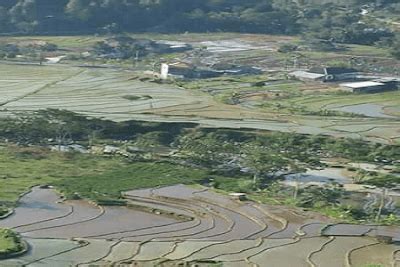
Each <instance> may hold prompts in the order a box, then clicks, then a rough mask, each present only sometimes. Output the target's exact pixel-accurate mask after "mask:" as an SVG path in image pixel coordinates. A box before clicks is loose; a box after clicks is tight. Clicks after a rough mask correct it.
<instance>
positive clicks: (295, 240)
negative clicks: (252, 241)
mask: <svg viewBox="0 0 400 267" xmlns="http://www.w3.org/2000/svg"><path fill="white" fill-rule="evenodd" d="M300 240H301V239H300V238H295V239H293V242H291V243H287V244H282V245H278V246H273V247H268V248H265V249H262V250H260V251H257V252H256V253H254V254H252V255H250V256H248V257H246V259H245V260H246V262H251V263H252V264H254V265H257V264H255V263H253V262H252V261H251V258H252V257H254V256H257V255H260V254H261V253H263V252H265V251H267V250H271V249H274V248H282V247H286V246H289V245H293V244H296V243H298V242H300Z"/></svg>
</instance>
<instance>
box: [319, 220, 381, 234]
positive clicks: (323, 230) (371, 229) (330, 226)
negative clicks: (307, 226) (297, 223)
mask: <svg viewBox="0 0 400 267" xmlns="http://www.w3.org/2000/svg"><path fill="white" fill-rule="evenodd" d="M340 225H352V226H358V224H348V223H332V224H327V225H326V226H325V227H323V228H322V229H321V235H322V236H324V235H325V233H324V232H325V231H327V230H328V229H329V228H332V227H335V226H340ZM360 226H368V227H370V228H369V229H368V230H366V231H365V232H364V233H362V234H359V235H340V234H338V235H337V236H349V237H351V236H353V237H361V236H366V235H368V233H370V232H371V231H373V230H375V229H374V227H377V226H379V225H360ZM328 236H334V235H332V234H330V235H328Z"/></svg>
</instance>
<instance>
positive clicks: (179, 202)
mask: <svg viewBox="0 0 400 267" xmlns="http://www.w3.org/2000/svg"><path fill="white" fill-rule="evenodd" d="M141 198H144V199H150V200H156V201H157V200H161V201H163V202H162V203H165V202H167V203H172V204H175V205H182V199H176V198H171V197H164V196H155V197H154V198H145V197H141ZM184 202H186V203H188V204H189V205H192V206H195V207H197V208H200V209H201V210H207V211H208V213H210V214H213V215H214V216H216V217H219V218H222V219H223V220H224V221H226V222H228V223H230V226H229V227H228V230H227V231H224V232H222V233H217V234H213V235H209V236H205V237H202V238H200V239H205V238H210V237H215V236H219V235H223V234H226V233H228V232H231V231H232V229H233V227H234V226H235V222H234V221H232V220H231V219H230V218H228V217H226V216H225V215H222V214H220V213H216V212H213V211H211V210H209V209H207V208H206V207H203V206H201V205H198V204H197V202H196V201H193V200H185V201H184ZM211 218H213V221H214V223H215V219H214V217H212V216H211ZM214 228H215V224H214V226H213V227H212V228H210V229H208V230H211V229H214ZM182 230H183V229H182ZM185 230H186V229H185ZM208 230H207V231H208ZM174 232H177V231H174ZM202 232H205V231H202ZM202 232H199V233H202ZM199 233H196V234H199ZM193 235H195V234H193V233H192V234H185V235H180V236H173V237H183V236H193Z"/></svg>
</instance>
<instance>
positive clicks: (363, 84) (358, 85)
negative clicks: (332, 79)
mask: <svg viewBox="0 0 400 267" xmlns="http://www.w3.org/2000/svg"><path fill="white" fill-rule="evenodd" d="M383 85H385V84H384V83H380V82H372V81H366V82H356V83H342V84H340V86H343V87H349V88H363V87H372V86H383Z"/></svg>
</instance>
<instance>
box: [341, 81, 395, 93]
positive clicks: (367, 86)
mask: <svg viewBox="0 0 400 267" xmlns="http://www.w3.org/2000/svg"><path fill="white" fill-rule="evenodd" d="M340 87H341V89H342V90H343V91H346V92H351V93H379V92H385V91H391V90H396V89H397V85H396V84H394V83H385V82H379V81H365V82H353V83H342V84H340Z"/></svg>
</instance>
